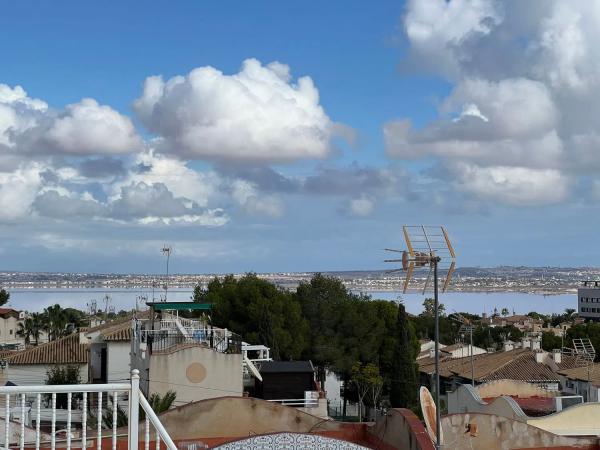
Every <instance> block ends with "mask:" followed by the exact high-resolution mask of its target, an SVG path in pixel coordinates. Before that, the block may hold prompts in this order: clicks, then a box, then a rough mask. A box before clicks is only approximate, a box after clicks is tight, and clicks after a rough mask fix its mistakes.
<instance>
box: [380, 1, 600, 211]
mask: <svg viewBox="0 0 600 450" xmlns="http://www.w3.org/2000/svg"><path fill="white" fill-rule="evenodd" d="M402 24H403V28H404V32H405V36H406V39H407V42H408V44H409V45H408V52H407V55H406V58H405V61H404V64H403V67H404V68H406V66H411V67H412V68H413V69H415V70H427V71H430V72H433V73H434V74H436V75H438V76H440V77H442V78H444V79H446V80H447V81H449V82H450V83H452V85H453V88H452V90H451V92H450V94H449V95H447V96H446V98H444V99H441V101H440V102H439V110H438V116H437V118H435V119H434V120H431V121H430V122H429V123H427V124H425V125H424V126H421V127H419V128H416V127H414V126H413V125H412V123H411V121H410V120H409V119H408V118H399V119H396V120H392V121H390V122H389V123H387V124H386V125H385V126H384V137H385V143H386V150H387V152H388V154H389V155H390V156H392V157H396V158H401V159H417V160H418V159H428V158H433V159H434V164H436V165H438V167H440V166H441V167H445V168H448V167H453V168H455V169H456V167H461V168H462V169H461V170H458V171H457V172H456V174H457V176H458V182H457V183H454V185H455V186H460V188H461V189H462V191H464V192H469V193H471V194H472V195H473V196H475V197H477V198H479V199H481V200H482V201H493V202H505V203H510V204H512V205H534V204H536V203H537V204H548V203H554V202H557V201H564V200H566V199H568V198H569V194H570V187H571V186H572V185H575V183H574V181H576V180H577V179H578V178H579V177H582V176H586V177H592V178H596V177H597V175H596V173H597V172H598V169H600V158H598V157H597V152H598V150H597V149H598V146H597V144H598V142H600V140H599V138H598V133H597V130H598V129H599V128H600V64H598V62H597V61H598V60H599V58H600V48H599V47H598V46H597V45H596V43H597V42H598V41H599V39H600V8H598V5H597V3H596V2H589V1H584V0H573V1H569V2H564V1H560V0H548V1H544V2H541V1H530V2H527V1H526V2H522V1H513V0H509V1H506V2H496V1H492V0H471V1H467V0H410V1H409V2H408V3H407V4H406V12H405V14H404V16H403V19H402ZM434 172H435V171H434ZM450 172H451V171H450ZM450 172H449V171H447V170H442V171H437V172H436V173H437V174H438V176H446V177H447V178H445V181H448V182H450V184H453V181H457V180H453V179H452V178H451V177H449V173H450ZM467 175H468V176H467ZM546 180H548V181H551V182H552V183H554V184H551V183H549V182H546ZM551 186H553V188H552V189H549V188H550V187H551ZM546 188H548V192H544V191H545V189H546Z"/></svg>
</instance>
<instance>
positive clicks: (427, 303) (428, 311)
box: [421, 298, 446, 317]
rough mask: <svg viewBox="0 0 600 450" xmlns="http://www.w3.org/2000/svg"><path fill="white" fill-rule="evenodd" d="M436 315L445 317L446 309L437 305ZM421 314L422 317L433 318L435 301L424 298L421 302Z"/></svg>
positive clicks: (440, 304)
mask: <svg viewBox="0 0 600 450" xmlns="http://www.w3.org/2000/svg"><path fill="white" fill-rule="evenodd" d="M438 313H439V315H440V317H442V316H445V315H446V307H445V306H444V304H443V303H438ZM421 314H422V315H424V316H429V317H435V299H433V298H426V299H425V300H424V301H423V312H422V313H421Z"/></svg>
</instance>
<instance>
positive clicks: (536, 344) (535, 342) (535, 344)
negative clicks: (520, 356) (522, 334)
mask: <svg viewBox="0 0 600 450" xmlns="http://www.w3.org/2000/svg"><path fill="white" fill-rule="evenodd" d="M541 347H542V343H541V342H540V339H539V338H532V339H531V350H540V349H541Z"/></svg>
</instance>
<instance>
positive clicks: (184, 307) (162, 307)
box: [146, 302, 212, 311]
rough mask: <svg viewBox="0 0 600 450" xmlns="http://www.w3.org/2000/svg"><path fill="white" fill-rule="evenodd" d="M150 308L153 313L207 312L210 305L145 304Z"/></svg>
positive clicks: (184, 303)
mask: <svg viewBox="0 0 600 450" xmlns="http://www.w3.org/2000/svg"><path fill="white" fill-rule="evenodd" d="M146 305H148V306H149V307H150V308H152V309H153V310H155V311H169V310H173V311H185V310H187V311H190V310H194V311H196V310H208V309H211V308H212V303H196V302H146Z"/></svg>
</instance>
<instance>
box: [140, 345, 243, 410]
mask: <svg viewBox="0 0 600 450" xmlns="http://www.w3.org/2000/svg"><path fill="white" fill-rule="evenodd" d="M141 375H142V376H143V374H141ZM149 378H150V392H149V394H150V395H151V394H153V393H158V394H160V395H164V394H165V393H166V392H167V391H169V390H172V391H175V392H176V393H177V399H176V402H177V404H181V403H189V402H194V401H197V400H204V399H208V398H215V397H226V396H240V397H241V395H242V391H243V374H242V355H241V354H226V353H219V352H216V351H214V350H211V349H209V348H204V347H199V346H193V347H188V348H182V349H179V350H175V351H172V352H168V353H162V354H161V353H154V354H152V356H151V357H150V370H149Z"/></svg>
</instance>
